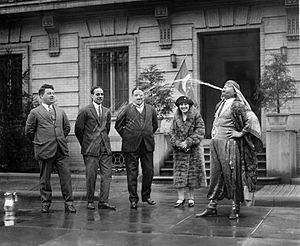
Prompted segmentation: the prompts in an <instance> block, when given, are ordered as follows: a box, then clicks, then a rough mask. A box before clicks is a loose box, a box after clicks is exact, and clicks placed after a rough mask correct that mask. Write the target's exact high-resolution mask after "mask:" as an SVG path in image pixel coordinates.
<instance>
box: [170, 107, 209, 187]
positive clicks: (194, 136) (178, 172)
mask: <svg viewBox="0 0 300 246" xmlns="http://www.w3.org/2000/svg"><path fill="white" fill-rule="evenodd" d="M204 133H205V127H204V122H203V119H202V117H201V114H200V113H199V112H198V110H197V109H196V108H195V107H193V106H192V107H191V108H190V109H189V111H188V113H187V118H186V120H185V121H183V118H182V113H181V111H180V110H179V109H177V110H176V112H175V115H174V118H173V122H172V124H171V129H170V133H169V135H170V143H171V146H172V147H173V150H174V152H173V156H174V185H175V187H177V188H183V187H191V188H199V187H200V186H201V185H205V184H206V179H205V163H204V151H203V146H202V144H201V141H202V139H203V137H204ZM183 141H186V143H187V149H181V148H180V147H179V145H180V143H181V142H183Z"/></svg>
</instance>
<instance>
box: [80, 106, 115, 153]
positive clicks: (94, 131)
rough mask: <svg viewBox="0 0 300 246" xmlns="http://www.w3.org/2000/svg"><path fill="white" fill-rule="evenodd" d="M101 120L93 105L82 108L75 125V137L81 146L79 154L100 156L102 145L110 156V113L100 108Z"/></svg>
mask: <svg viewBox="0 0 300 246" xmlns="http://www.w3.org/2000/svg"><path fill="white" fill-rule="evenodd" d="M101 112H102V114H101V119H99V117H98V114H97V111H96V109H95V107H94V105H93V103H91V104H89V105H87V106H86V107H84V108H82V109H81V110H80V111H79V113H78V116H77V120H76V123H75V135H76V137H77V139H78V141H79V143H80V145H81V154H82V155H90V156H100V144H101V142H103V143H104V146H105V149H106V151H107V153H108V154H109V155H111V154H112V152H111V147H110V140H109V137H108V134H109V131H110V123H111V113H110V111H109V109H108V108H106V107H103V106H102V108H101Z"/></svg>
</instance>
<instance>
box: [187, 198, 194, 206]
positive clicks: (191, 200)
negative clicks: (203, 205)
mask: <svg viewBox="0 0 300 246" xmlns="http://www.w3.org/2000/svg"><path fill="white" fill-rule="evenodd" d="M188 205H189V207H190V208H193V207H194V206H195V201H194V200H193V199H189V202H188Z"/></svg>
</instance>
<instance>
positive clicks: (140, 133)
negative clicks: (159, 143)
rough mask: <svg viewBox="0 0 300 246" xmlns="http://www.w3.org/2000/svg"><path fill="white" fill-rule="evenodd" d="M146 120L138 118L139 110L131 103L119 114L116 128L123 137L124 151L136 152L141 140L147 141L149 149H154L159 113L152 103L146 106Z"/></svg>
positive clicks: (151, 150) (146, 144)
mask: <svg viewBox="0 0 300 246" xmlns="http://www.w3.org/2000/svg"><path fill="white" fill-rule="evenodd" d="M144 110H145V112H143V113H144V117H145V118H144V120H143V122H142V123H141V122H140V121H139V119H138V117H139V114H140V113H139V112H138V110H137V109H136V107H135V106H134V105H133V104H132V103H130V104H128V105H127V106H126V107H125V108H124V109H123V110H122V111H121V112H120V113H119V115H118V116H117V120H116V125H115V128H116V130H117V132H118V133H119V134H120V136H121V137H122V151H124V152H134V151H136V150H137V149H138V147H139V146H140V144H141V142H142V141H144V142H145V146H146V149H147V151H149V152H153V151H154V135H153V134H154V133H155V131H156V130H157V128H158V121H157V114H156V111H155V109H154V107H152V106H151V105H148V104H145V106H144Z"/></svg>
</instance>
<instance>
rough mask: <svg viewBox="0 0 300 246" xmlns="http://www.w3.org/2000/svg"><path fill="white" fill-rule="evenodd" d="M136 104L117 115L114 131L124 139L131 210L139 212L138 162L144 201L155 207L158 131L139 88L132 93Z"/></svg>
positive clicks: (152, 113)
mask: <svg viewBox="0 0 300 246" xmlns="http://www.w3.org/2000/svg"><path fill="white" fill-rule="evenodd" d="M132 98H133V102H132V103H130V104H128V105H127V106H126V107H125V108H124V109H123V110H122V111H121V112H120V113H119V115H118V117H117V120H116V125H115V128H116V130H117V132H118V133H119V134H120V136H121V137H122V151H123V153H124V157H125V164H126V171H127V185H128V192H129V201H130V204H131V205H130V207H131V208H133V209H136V208H137V203H138V200H139V197H138V194H137V177H138V167H139V160H140V161H141V167H142V174H143V179H142V201H143V202H147V203H148V204H149V205H155V201H153V200H152V199H151V197H150V193H151V184H152V179H153V151H154V133H155V131H156V130H157V128H158V122H157V114H156V111H155V109H154V108H153V107H152V106H151V105H148V104H145V103H144V92H143V91H142V90H141V89H140V88H138V87H136V88H134V89H133V90H132Z"/></svg>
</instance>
